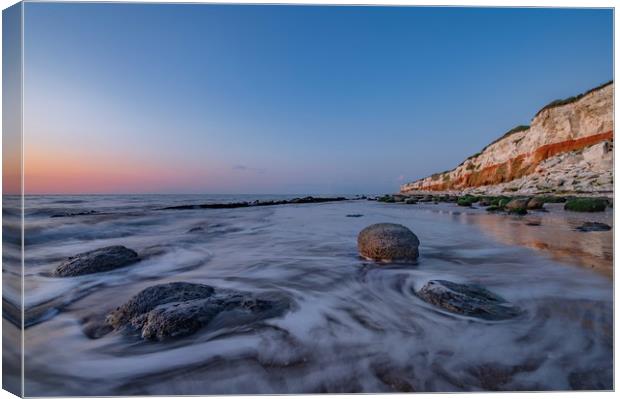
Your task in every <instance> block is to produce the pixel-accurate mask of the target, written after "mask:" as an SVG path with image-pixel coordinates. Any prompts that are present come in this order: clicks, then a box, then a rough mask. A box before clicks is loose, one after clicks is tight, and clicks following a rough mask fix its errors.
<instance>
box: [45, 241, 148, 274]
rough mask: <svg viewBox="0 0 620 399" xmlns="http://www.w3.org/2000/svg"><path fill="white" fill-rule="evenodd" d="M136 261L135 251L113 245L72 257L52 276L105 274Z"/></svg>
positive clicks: (58, 267)
mask: <svg viewBox="0 0 620 399" xmlns="http://www.w3.org/2000/svg"><path fill="white" fill-rule="evenodd" d="M138 260H139V258H138V254H137V253H136V251H134V250H132V249H129V248H126V247H124V246H122V245H115V246H111V247H105V248H99V249H95V250H93V251H88V252H84V253H81V254H78V255H76V256H72V257H70V258H68V259H67V260H66V261H64V262H63V263H61V264H60V265H58V266H57V267H56V269H55V270H54V275H55V276H58V277H70V276H81V275H84V274H91V273H99V272H106V271H109V270H114V269H118V268H120V267H124V266H127V265H130V264H132V263H135V262H137V261H138Z"/></svg>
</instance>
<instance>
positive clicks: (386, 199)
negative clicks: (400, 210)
mask: <svg viewBox="0 0 620 399" xmlns="http://www.w3.org/2000/svg"><path fill="white" fill-rule="evenodd" d="M377 201H379V202H387V203H394V202H396V200H395V199H394V197H393V196H392V195H389V194H386V195H384V196H382V197H379V198H377Z"/></svg>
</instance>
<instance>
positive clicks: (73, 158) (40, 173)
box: [24, 3, 613, 194]
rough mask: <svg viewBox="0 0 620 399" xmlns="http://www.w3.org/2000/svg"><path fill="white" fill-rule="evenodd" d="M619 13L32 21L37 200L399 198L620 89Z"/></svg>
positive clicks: (162, 14) (342, 13)
mask: <svg viewBox="0 0 620 399" xmlns="http://www.w3.org/2000/svg"><path fill="white" fill-rule="evenodd" d="M612 29H613V13H612V10H610V9H540V8H538V9H524V8H521V9H514V8H494V9H493V8H449V7H444V8H422V7H339V6H266V5H262V6H252V5H244V6H241V5H197V4H193V5H192V4H168V5H166V4H110V3H108V4H97V3H91V4H67V3H26V4H25V17H24V51H25V53H24V152H25V159H24V164H25V166H24V173H25V177H24V179H25V191H26V192H27V193H48V194H51V193H57V194H61V193H71V194H80V193H82V194H91V193H203V194H214V193H228V194H237V193H257V194H258V193H264V194H266V193H271V194H274V193H282V194H302V193H314V194H353V193H360V194H361V193H369V194H370V193H385V192H395V191H397V190H398V187H399V186H400V185H401V184H403V183H406V182H408V181H412V180H415V179H417V178H421V177H425V176H427V175H429V174H432V173H435V172H439V171H443V170H447V169H451V168H453V167H455V166H457V165H458V164H459V163H460V162H461V161H462V160H463V159H465V158H466V157H467V156H469V155H471V154H474V153H476V152H478V151H479V150H480V149H481V148H482V147H484V146H485V145H486V144H488V143H489V142H490V141H492V140H494V139H495V138H497V137H499V136H501V135H502V134H503V133H504V132H506V131H507V130H509V129H511V128H512V127H514V126H516V125H519V124H527V123H529V121H530V120H531V118H532V117H533V116H534V114H535V113H536V111H537V110H538V109H539V108H541V107H542V106H544V105H545V104H546V103H548V102H550V101H552V100H554V99H557V98H564V97H568V96H571V95H575V94H578V93H580V92H583V91H585V90H588V89H590V88H592V87H594V86H597V85H598V84H601V83H603V82H606V81H608V80H611V79H612V78H613V65H612V61H613V59H612V54H613V51H612V50H613V49H612V45H613V43H612Z"/></svg>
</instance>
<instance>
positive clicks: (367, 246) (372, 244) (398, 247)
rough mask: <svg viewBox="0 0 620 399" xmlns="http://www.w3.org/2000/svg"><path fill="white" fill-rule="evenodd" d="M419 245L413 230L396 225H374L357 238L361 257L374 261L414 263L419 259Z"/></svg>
mask: <svg viewBox="0 0 620 399" xmlns="http://www.w3.org/2000/svg"><path fill="white" fill-rule="evenodd" d="M419 245H420V241H419V240H418V237H416V235H415V234H413V232H412V231H411V230H409V229H408V228H406V227H405V226H403V225H400V224H394V223H378V224H373V225H371V226H368V227H366V228H365V229H364V230H362V231H361V232H360V233H359V235H358V236H357V247H358V249H359V252H360V255H362V256H363V257H364V258H367V259H372V260H382V261H412V260H415V259H417V257H418V246H419Z"/></svg>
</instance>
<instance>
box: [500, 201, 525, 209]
mask: <svg viewBox="0 0 620 399" xmlns="http://www.w3.org/2000/svg"><path fill="white" fill-rule="evenodd" d="M527 204H528V199H513V200H511V201H509V202H508V203H507V204H506V205H504V208H506V209H507V210H509V211H512V210H516V209H527Z"/></svg>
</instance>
